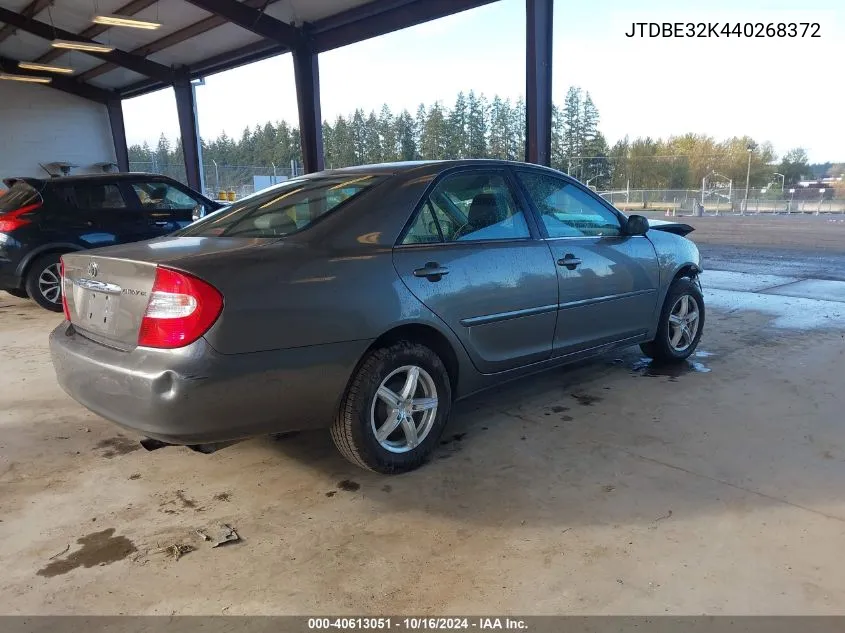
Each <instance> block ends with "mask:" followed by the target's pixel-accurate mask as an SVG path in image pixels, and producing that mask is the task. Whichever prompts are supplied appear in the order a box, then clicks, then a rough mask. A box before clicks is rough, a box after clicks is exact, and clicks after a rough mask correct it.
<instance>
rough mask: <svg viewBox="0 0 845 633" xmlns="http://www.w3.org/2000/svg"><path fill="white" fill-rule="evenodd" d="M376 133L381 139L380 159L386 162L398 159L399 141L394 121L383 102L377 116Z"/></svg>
mask: <svg viewBox="0 0 845 633" xmlns="http://www.w3.org/2000/svg"><path fill="white" fill-rule="evenodd" d="M378 134H379V139H380V141H381V159H382V160H383V161H386V162H392V161H395V160H399V141H398V131H397V127H396V121H395V120H394V117H393V114H392V113H391V112H390V108H389V107H387V104H386V103H385V104H384V105H383V106H382V107H381V112H380V113H379V117H378Z"/></svg>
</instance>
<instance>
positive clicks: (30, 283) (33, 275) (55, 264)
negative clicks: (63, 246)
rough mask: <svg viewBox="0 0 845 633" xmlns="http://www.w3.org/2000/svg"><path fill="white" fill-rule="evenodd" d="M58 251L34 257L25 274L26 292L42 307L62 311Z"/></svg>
mask: <svg viewBox="0 0 845 633" xmlns="http://www.w3.org/2000/svg"><path fill="white" fill-rule="evenodd" d="M60 257H61V255H59V254H58V253H47V254H46V255H41V256H40V257H38V258H36V259H35V261H34V262H32V264H31V265H30V266H29V272H27V274H26V292H27V294H28V295H29V297H30V298H31V299H32V300H33V301H35V303H37V304H38V305H40V306H41V307H42V308H46V309H47V310H52V311H53V312H61V311H62V277H61V271H60V269H59V267H60V265H59V258H60Z"/></svg>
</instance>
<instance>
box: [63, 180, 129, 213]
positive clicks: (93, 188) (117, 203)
mask: <svg viewBox="0 0 845 633" xmlns="http://www.w3.org/2000/svg"><path fill="white" fill-rule="evenodd" d="M55 194H56V196H57V197H58V198H59V199H61V200H62V201H63V202H65V203H67V204H68V205H70V206H72V207H76V208H77V209H124V208H126V202H125V201H124V200H123V194H122V193H121V192H120V188H119V187H118V186H117V185H108V184H99V183H91V184H76V185H64V186H62V187H56V188H55Z"/></svg>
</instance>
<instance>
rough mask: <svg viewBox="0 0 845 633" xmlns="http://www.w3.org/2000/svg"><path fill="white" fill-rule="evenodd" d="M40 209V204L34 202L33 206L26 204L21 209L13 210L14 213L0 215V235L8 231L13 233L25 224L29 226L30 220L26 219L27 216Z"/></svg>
mask: <svg viewBox="0 0 845 633" xmlns="http://www.w3.org/2000/svg"><path fill="white" fill-rule="evenodd" d="M40 207H41V203H40V202H36V203H34V204H28V205H26V206H25V207H21V208H20V209H15V210H14V211H7V212H6V213H4V214H3V215H0V233H8V232H10V231H14V230H15V229H19V228H20V227H22V226H24V225H25V224H30V223H31V222H32V220H31V219H30V218H28V217H27V214H29V213H32V212H33V211H35V210H36V209H38V208H40Z"/></svg>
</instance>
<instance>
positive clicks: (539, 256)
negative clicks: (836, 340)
mask: <svg viewBox="0 0 845 633" xmlns="http://www.w3.org/2000/svg"><path fill="white" fill-rule="evenodd" d="M687 230H689V227H686V228H685V227H684V226H683V225H676V224H663V225H661V226H659V227H652V228H651V229H650V228H649V224H648V220H647V219H646V218H644V217H642V216H636V215H632V216H630V217H626V216H625V215H623V214H622V213H620V212H619V211H618V210H616V209H615V208H614V207H613V206H611V205H610V204H608V203H607V202H605V201H604V200H603V199H602V198H600V197H599V196H597V195H595V194H594V193H593V192H592V191H590V190H589V189H587V188H585V187H583V186H582V185H581V184H580V183H578V182H577V181H575V180H573V179H571V178H569V177H567V176H565V175H563V174H561V173H559V172H556V171H553V170H551V169H545V168H542V167H537V166H532V165H526V164H521V163H506V162H500V161H452V162H422V163H402V164H386V165H369V166H363V167H356V168H350V169H340V170H333V171H326V172H321V173H317V174H312V175H309V176H306V177H302V178H296V179H293V180H289V181H287V182H285V183H283V184H281V185H278V186H276V187H273V188H271V189H267V190H264V191H261V192H259V193H257V194H254V195H252V196H250V197H248V198H244V199H243V200H241V201H239V202H236V203H235V204H232V205H230V206H229V207H226V208H224V209H222V210H220V211H218V212H215V213H213V214H211V215H209V216H207V217H205V218H203V219H201V220H200V221H198V222H195V223H194V224H192V225H190V226H188V227H187V228H185V229H182V230H181V231H179V232H177V233H175V234H173V235H171V236H168V237H165V238H160V239H156V240H152V241H147V242H139V243H135V244H126V245H122V246H116V247H110V248H105V249H100V250H94V251H88V252H82V253H72V254H68V255H64V256H63V259H62V284H63V290H64V302H65V306H64V308H65V317H66V321H65V322H64V323H62V324H61V325H60V326H59V327H57V328H56V329H55V331H54V332H53V333H52V335H51V337H50V349H51V352H52V357H53V363H54V365H55V368H56V373H57V376H58V380H59V383H60V384H61V386H62V387H63V388H64V389H65V391H67V393H69V394H70V395H71V396H72V397H73V398H75V399H76V400H78V401H79V402H80V403H82V404H83V405H85V406H86V407H88V408H89V409H91V410H92V411H94V412H95V413H98V414H100V415H102V416H103V417H105V418H108V419H109V420H112V421H114V422H116V423H117V424H119V425H121V426H124V427H126V428H129V429H132V430H134V431H137V432H138V433H139V434H141V435H144V436H146V437H147V438H153V439H155V440H157V441H159V442H164V443H168V444H187V445H191V446H194V447H200V448H202V449H207V448H208V447H210V446H214V445H218V444H220V443H225V442H229V441H233V440H238V439H242V438H246V437H250V436H253V435H258V434H267V433H273V432H279V431H286V430H295V429H308V428H330V429H331V434H332V437H333V439H334V441H335V444H336V445H337V447H338V449H339V450H340V452H341V453H343V455H344V456H346V457H347V458H348V459H349V460H351V461H352V462H354V463H355V464H358V465H360V466H362V467H364V468H369V469H372V470H375V471H378V472H382V473H398V472H403V471H407V470H411V469H413V468H416V467H417V466H419V465H420V464H421V463H422V462H423V461H425V459H426V457H427V456H428V455H429V454H430V453H431V451H432V449H433V448H434V446H435V445H436V444H437V441H438V438H439V437H440V435H441V433H442V432H443V429H444V427H445V425H446V423H447V420H448V417H449V411H450V408H451V405H452V402H453V401H455V400H457V399H460V398H465V397H467V396H469V395H471V394H474V393H476V392H479V391H482V390H484V389H488V388H490V387H493V386H495V385H498V384H501V383H502V382H505V381H507V380H512V379H514V378H517V377H519V376H524V375H526V374H528V373H531V372H536V371H538V370H541V369H545V368H550V367H555V366H558V365H561V364H564V363H570V362H573V361H577V360H581V359H584V358H587V357H591V356H594V355H596V354H600V353H603V352H607V351H609V350H613V349H616V348H620V347H625V346H630V345H636V344H639V345H640V346H641V347H642V349H643V350H644V352H645V353H646V354H648V355H649V356H651V357H653V358H655V359H659V360H661V361H669V362H671V361H679V360H682V359H684V358H686V357H687V356H689V355H690V354H691V353H692V352H693V350H694V349H695V347H696V345H697V344H698V341H699V338H700V337H701V332H702V327H703V325H704V301H703V299H702V294H701V290H700V286H699V284H698V281H697V278H698V274H699V272H700V270H701V269H700V264H699V255H698V250H697V248H696V247H695V245H694V244H693V243H692V242H690V241H688V240H687V239H686V238H684V237H682V234H683V233H684V232H685V231H687ZM679 233H680V234H679Z"/></svg>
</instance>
